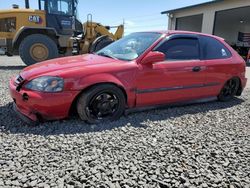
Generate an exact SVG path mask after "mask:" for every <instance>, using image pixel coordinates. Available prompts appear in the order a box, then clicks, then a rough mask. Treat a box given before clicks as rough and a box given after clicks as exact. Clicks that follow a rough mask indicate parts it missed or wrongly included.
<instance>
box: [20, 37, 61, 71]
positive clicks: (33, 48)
mask: <svg viewBox="0 0 250 188" xmlns="http://www.w3.org/2000/svg"><path fill="white" fill-rule="evenodd" d="M19 55H20V57H21V59H22V60H23V62H24V63H25V64H26V65H28V66H29V65H33V64H35V63H37V62H41V61H45V60H48V59H54V58H57V57H58V56H59V54H58V48H57V44H56V43H55V42H54V41H53V40H52V39H51V38H50V37H48V36H46V35H41V34H33V35H30V36H27V37H26V38H24V39H23V41H22V42H21V44H20V47H19Z"/></svg>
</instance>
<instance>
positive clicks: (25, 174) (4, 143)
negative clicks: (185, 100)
mask: <svg viewBox="0 0 250 188" xmlns="http://www.w3.org/2000/svg"><path fill="white" fill-rule="evenodd" d="M10 60H11V63H9V64H8V65H10V66H6V65H7V62H5V61H4V58H0V96H1V101H0V187H61V188H62V187H102V188H105V187H107V188H108V187H110V188H120V187H124V188H129V187H150V188H151V187H152V188H155V187H156V188H157V187H162V188H164V187H230V188H234V187H235V188H237V187H248V188H249V187H250V124H249V122H250V90H249V89H247V90H246V91H245V92H244V94H243V95H242V96H241V97H239V98H236V99H234V100H233V101H231V102H228V103H220V102H216V101H214V102H209V103H203V104H195V105H189V106H182V107H169V108H165V109H160V110H150V111H146V112H138V113H133V114H130V115H128V116H127V117H122V118H121V119H120V120H119V121H116V122H113V123H110V124H102V125H98V126H97V125H92V126H90V125H86V124H84V123H83V122H81V121H79V119H78V118H77V117H73V118H71V119H69V120H67V121H56V122H50V123H45V124H42V125H40V126H37V127H28V126H26V125H24V124H23V123H22V122H21V121H20V120H19V119H17V118H16V117H15V115H14V113H13V111H12V110H11V102H12V101H11V99H10V97H9V94H8V80H9V78H10V77H11V76H13V75H16V74H18V72H19V71H20V69H21V68H23V65H22V64H20V63H19V60H17V59H16V58H12V59H10Z"/></svg>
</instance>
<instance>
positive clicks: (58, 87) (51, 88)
mask: <svg viewBox="0 0 250 188" xmlns="http://www.w3.org/2000/svg"><path fill="white" fill-rule="evenodd" d="M63 86H64V81H63V79H62V78H60V77H53V76H42V77H39V78H35V79H34V80H31V81H30V82H28V83H27V84H26V85H25V88H27V89H30V90H34V91H42V92H60V91H62V90H63Z"/></svg>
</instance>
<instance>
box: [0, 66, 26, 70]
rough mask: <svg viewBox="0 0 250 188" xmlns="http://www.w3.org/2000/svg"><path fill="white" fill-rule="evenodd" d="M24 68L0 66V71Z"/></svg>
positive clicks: (21, 67)
mask: <svg viewBox="0 0 250 188" xmlns="http://www.w3.org/2000/svg"><path fill="white" fill-rule="evenodd" d="M25 67H26V66H24V65H23V66H22V65H20V66H0V70H22V69H24V68H25Z"/></svg>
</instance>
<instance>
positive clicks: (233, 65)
mask: <svg viewBox="0 0 250 188" xmlns="http://www.w3.org/2000/svg"><path fill="white" fill-rule="evenodd" d="M200 42H201V52H202V59H203V60H204V62H205V65H206V70H205V72H204V73H205V75H206V79H205V84H206V85H210V87H208V88H207V95H210V96H217V95H218V94H219V93H220V90H221V88H222V87H223V85H224V84H225V82H226V81H227V80H228V79H229V78H230V74H232V71H233V70H237V68H238V67H237V66H238V65H237V62H234V61H233V58H232V54H231V52H230V51H229V50H228V48H227V47H226V46H225V45H224V44H223V43H222V42H220V41H219V40H218V39H215V38H212V37H208V36H201V37H200Z"/></svg>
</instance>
